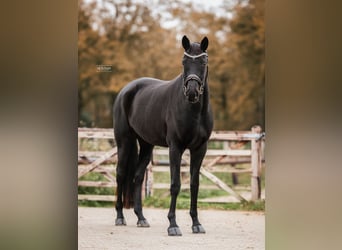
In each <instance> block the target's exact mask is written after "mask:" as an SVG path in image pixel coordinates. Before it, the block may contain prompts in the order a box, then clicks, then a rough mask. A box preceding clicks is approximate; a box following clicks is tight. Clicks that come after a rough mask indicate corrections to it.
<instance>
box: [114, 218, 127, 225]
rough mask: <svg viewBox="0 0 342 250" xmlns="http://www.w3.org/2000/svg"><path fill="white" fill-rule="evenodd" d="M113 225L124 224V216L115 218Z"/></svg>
mask: <svg viewBox="0 0 342 250" xmlns="http://www.w3.org/2000/svg"><path fill="white" fill-rule="evenodd" d="M115 226H126V220H125V218H117V219H116V220H115Z"/></svg>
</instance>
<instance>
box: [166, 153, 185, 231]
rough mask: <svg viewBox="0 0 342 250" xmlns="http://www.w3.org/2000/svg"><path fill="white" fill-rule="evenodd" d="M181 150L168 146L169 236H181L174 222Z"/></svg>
mask: <svg viewBox="0 0 342 250" xmlns="http://www.w3.org/2000/svg"><path fill="white" fill-rule="evenodd" d="M182 153H183V152H182V151H181V150H179V149H178V148H176V147H170V149H169V154H170V173H171V185H170V193H171V204H170V210H169V213H168V216H167V217H168V219H169V222H170V226H169V228H168V229H167V232H168V235H169V236H182V232H181V230H180V229H179V227H178V225H177V223H176V203H177V196H178V194H179V191H180V187H181V182H180V162H181V159H182V158H181V157H182Z"/></svg>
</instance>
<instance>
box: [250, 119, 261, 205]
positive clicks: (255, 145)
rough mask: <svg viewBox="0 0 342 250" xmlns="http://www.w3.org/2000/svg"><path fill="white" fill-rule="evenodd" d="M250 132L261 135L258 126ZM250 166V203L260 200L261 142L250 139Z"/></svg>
mask: <svg viewBox="0 0 342 250" xmlns="http://www.w3.org/2000/svg"><path fill="white" fill-rule="evenodd" d="M252 132H253V133H255V134H260V133H261V127H260V126H257V125H256V126H253V127H252ZM251 144H252V145H251V151H252V155H251V165H252V178H251V188H252V198H251V200H252V201H256V200H258V199H260V198H261V178H260V176H261V140H258V141H257V140H256V139H252V141H251Z"/></svg>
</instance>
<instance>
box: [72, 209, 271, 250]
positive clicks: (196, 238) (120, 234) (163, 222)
mask: <svg viewBox="0 0 342 250" xmlns="http://www.w3.org/2000/svg"><path fill="white" fill-rule="evenodd" d="M167 212H168V210H166V209H151V208H146V209H144V215H145V217H146V219H147V220H148V221H149V223H150V225H151V227H149V228H138V227H137V226H136V222H137V218H136V216H135V214H134V212H133V210H132V209H131V210H125V211H124V214H125V218H126V221H127V226H120V227H118V226H115V225H114V223H115V216H116V214H115V211H114V208H87V207H79V208H78V249H148V250H150V249H158V250H161V249H163V250H164V249H175V250H181V249H186V250H188V249H196V250H200V249H206V250H208V249H209V250H214V249H215V250H219V249H229V250H235V249H236V250H237V249H239V250H241V249H255V250H256V249H258V250H263V249H265V215H264V213H261V212H235V211H217V210H201V211H199V219H200V222H201V223H202V225H203V227H204V228H205V230H206V234H193V233H192V231H191V218H190V215H189V212H188V211H187V210H177V211H176V216H177V223H178V226H179V227H180V229H181V231H182V233H183V235H182V236H180V237H170V236H168V235H167V227H168V219H167Z"/></svg>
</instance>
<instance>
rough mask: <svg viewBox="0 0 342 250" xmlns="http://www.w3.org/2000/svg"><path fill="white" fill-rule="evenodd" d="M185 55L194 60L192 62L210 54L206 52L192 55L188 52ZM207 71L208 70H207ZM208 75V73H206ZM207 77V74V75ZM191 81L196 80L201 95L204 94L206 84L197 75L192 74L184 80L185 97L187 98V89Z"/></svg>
mask: <svg viewBox="0 0 342 250" xmlns="http://www.w3.org/2000/svg"><path fill="white" fill-rule="evenodd" d="M184 55H185V56H187V57H190V58H192V60H195V59H196V58H199V57H202V56H208V54H207V53H206V52H203V53H201V54H199V55H194V56H193V55H190V54H188V53H186V52H184ZM206 71H207V68H206ZM206 73H207V72H206ZM205 75H206V74H205ZM191 80H195V81H196V82H197V83H198V86H199V88H198V89H197V91H198V93H199V95H202V94H203V91H204V83H203V80H202V79H201V78H200V77H199V76H198V75H196V74H190V75H188V76H187V77H186V78H185V79H184V84H183V93H184V95H185V96H187V88H188V82H189V81H191Z"/></svg>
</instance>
